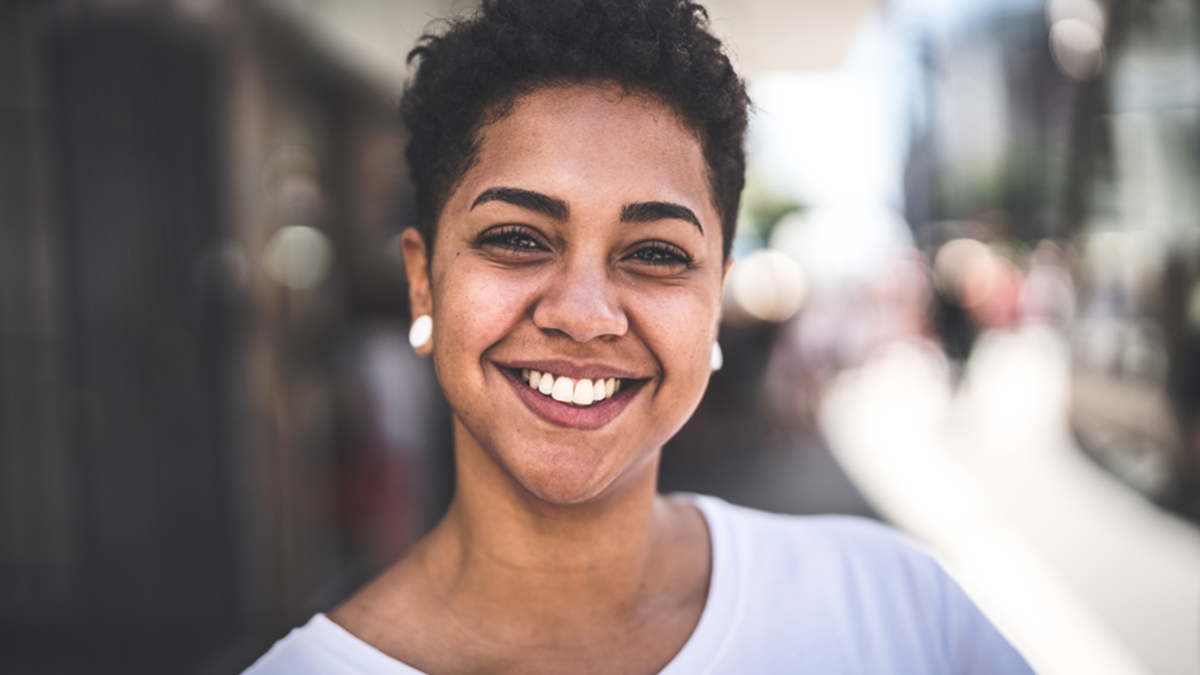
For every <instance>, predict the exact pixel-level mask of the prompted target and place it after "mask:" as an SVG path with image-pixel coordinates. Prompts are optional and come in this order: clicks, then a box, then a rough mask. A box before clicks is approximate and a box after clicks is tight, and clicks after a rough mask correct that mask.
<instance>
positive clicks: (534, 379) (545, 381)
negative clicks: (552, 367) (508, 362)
mask: <svg viewBox="0 0 1200 675" xmlns="http://www.w3.org/2000/svg"><path fill="white" fill-rule="evenodd" d="M521 380H522V381H523V382H525V383H526V384H528V385H529V388H530V389H533V390H535V391H537V392H538V393H540V394H542V395H544V396H549V397H550V398H552V399H554V400H555V401H558V402H559V403H567V404H570V405H574V406H580V407H586V406H590V405H592V404H593V403H598V402H600V401H603V400H604V399H606V398H610V397H612V395H613V394H615V393H617V392H619V391H621V380H620V379H619V378H615V377H609V378H599V379H595V380H588V379H578V380H575V379H572V378H569V377H566V376H564V375H555V374H554V373H543V372H540V371H537V370H522V371H521Z"/></svg>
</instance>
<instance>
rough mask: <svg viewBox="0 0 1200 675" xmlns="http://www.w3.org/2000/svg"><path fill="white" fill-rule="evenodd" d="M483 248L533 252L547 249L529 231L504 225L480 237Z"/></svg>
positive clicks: (515, 226)
mask: <svg viewBox="0 0 1200 675" xmlns="http://www.w3.org/2000/svg"><path fill="white" fill-rule="evenodd" d="M478 245H479V246H481V247H492V246H494V247H496V248H500V249H504V250H506V251H516V252H532V251H539V250H543V249H545V246H543V245H542V243H541V242H540V241H538V239H537V237H536V236H534V234H533V233H531V232H530V231H529V230H528V229H526V228H524V227H521V226H519V225H502V226H500V227H498V228H495V229H492V230H488V231H487V232H484V233H483V234H482V235H481V236H480V237H479V242H478Z"/></svg>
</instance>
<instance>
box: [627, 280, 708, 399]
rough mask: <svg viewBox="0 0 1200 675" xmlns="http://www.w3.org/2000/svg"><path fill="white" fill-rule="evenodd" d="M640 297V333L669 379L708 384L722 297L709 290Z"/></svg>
mask: <svg viewBox="0 0 1200 675" xmlns="http://www.w3.org/2000/svg"><path fill="white" fill-rule="evenodd" d="M677 290H678V292H674V293H645V294H639V296H638V297H637V298H636V300H635V302H633V303H631V305H633V306H636V307H637V308H638V311H637V317H636V321H637V324H638V326H639V328H640V332H641V333H642V335H643V336H644V338H645V340H646V341H647V343H648V344H649V346H650V349H651V350H652V351H653V352H654V353H655V354H656V356H657V357H658V359H659V360H660V361H661V362H662V366H663V368H664V372H665V374H666V376H667V377H672V376H675V377H680V378H686V379H689V380H691V379H696V378H697V377H699V378H700V379H702V380H704V381H707V376H708V372H709V369H708V364H709V357H710V354H711V350H712V341H713V339H714V338H715V327H716V325H717V319H718V312H719V304H718V301H719V299H720V296H719V294H716V293H714V292H712V291H711V290H706V289H684V288H680V289H677Z"/></svg>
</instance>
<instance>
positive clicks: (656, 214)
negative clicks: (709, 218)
mask: <svg viewBox="0 0 1200 675" xmlns="http://www.w3.org/2000/svg"><path fill="white" fill-rule="evenodd" d="M669 218H674V219H676V220H685V221H687V222H689V223H691V224H693V225H695V226H696V229H698V230H700V234H704V228H703V227H701V226H700V219H699V218H697V217H696V214H695V212H693V211H692V210H691V209H689V208H688V207H686V206H683V205H682V204H674V203H672V202H636V203H633V204H626V205H625V208H623V209H621V222H623V223H651V222H654V221H656V220H667V219H669Z"/></svg>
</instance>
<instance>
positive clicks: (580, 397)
mask: <svg viewBox="0 0 1200 675" xmlns="http://www.w3.org/2000/svg"><path fill="white" fill-rule="evenodd" d="M592 399H593V396H592V381H591V380H580V381H578V382H576V383H575V392H574V393H573V394H571V402H572V403H574V404H575V405H591V404H592Z"/></svg>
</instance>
